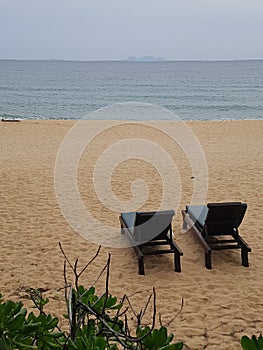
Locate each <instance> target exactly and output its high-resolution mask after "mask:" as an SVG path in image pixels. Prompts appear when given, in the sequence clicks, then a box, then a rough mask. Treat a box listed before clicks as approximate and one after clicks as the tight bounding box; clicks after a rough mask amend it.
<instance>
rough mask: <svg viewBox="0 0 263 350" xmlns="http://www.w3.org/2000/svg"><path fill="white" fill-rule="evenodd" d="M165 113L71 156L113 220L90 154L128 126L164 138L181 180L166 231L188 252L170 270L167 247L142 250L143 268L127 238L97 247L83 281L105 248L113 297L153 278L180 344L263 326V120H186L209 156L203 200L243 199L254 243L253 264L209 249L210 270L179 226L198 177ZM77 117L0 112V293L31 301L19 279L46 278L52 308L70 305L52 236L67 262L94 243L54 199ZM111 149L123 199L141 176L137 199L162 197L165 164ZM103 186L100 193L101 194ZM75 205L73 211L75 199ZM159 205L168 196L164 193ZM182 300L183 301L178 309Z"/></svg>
mask: <svg viewBox="0 0 263 350" xmlns="http://www.w3.org/2000/svg"><path fill="white" fill-rule="evenodd" d="M85 123H87V125H88V128H89V130H92V128H95V129H96V127H98V126H99V127H103V128H104V129H107V126H108V125H109V122H105V121H87V122H85ZM173 123H175V122H171V121H167V122H166V121H164V122H161V123H159V124H158V123H157V124H156V130H154V128H148V129H147V122H146V123H144V126H143V127H142V126H139V127H138V126H135V125H134V124H133V126H132V127H131V124H130V123H127V124H126V125H125V124H124V125H121V126H119V127H117V128H116V127H114V128H113V129H110V130H106V131H105V132H104V133H103V134H102V135H98V136H97V138H96V139H95V140H93V142H92V143H91V144H90V145H89V147H88V148H87V149H86V150H85V152H84V153H85V154H84V155H83V157H82V158H81V160H80V162H79V167H80V169H79V171H78V185H79V191H80V194H81V198H82V200H83V203H84V205H85V206H86V207H87V208H88V210H89V212H90V213H91V214H92V215H93V216H94V217H95V218H96V219H97V220H99V221H100V220H101V221H102V223H103V224H105V225H111V226H112V227H115V228H119V222H118V214H119V213H118V212H117V210H110V208H105V206H104V205H103V204H102V203H101V201H100V200H99V199H98V196H97V194H96V191H95V190H94V186H93V185H94V184H93V172H92V169H93V168H94V166H95V165H96V161H97V159H98V158H99V157H100V156H101V155H102V153H103V151H104V150H105V149H107V148H108V147H109V146H111V145H112V144H114V143H115V142H117V141H119V140H121V139H122V138H124V139H129V138H134V137H135V136H134V135H136V137H138V138H139V139H142V138H144V135H146V138H147V139H149V140H152V141H153V142H155V143H157V144H159V145H160V147H162V148H163V149H165V152H166V154H169V155H170V156H171V158H172V159H173V160H174V162H175V163H176V165H177V168H178V174H179V177H180V181H181V194H180V198H179V199H178V198H176V199H175V207H176V208H175V209H176V211H177V213H176V216H175V218H174V221H173V231H174V237H175V240H176V242H177V244H178V245H179V247H180V248H181V249H182V250H183V252H184V256H183V257H182V260H181V261H182V272H181V273H176V272H174V271H173V258H172V256H170V255H168V254H167V255H163V256H148V257H146V258H145V272H146V275H145V276H140V275H139V274H138V266H137V259H136V256H135V253H134V251H133V249H132V248H122V249H119V248H116V247H113V248H111V247H102V248H101V251H100V254H99V256H98V258H97V259H96V260H95V261H94V263H93V264H92V265H91V266H90V267H89V268H88V270H87V271H86V272H85V273H84V274H83V275H82V278H81V283H82V284H83V285H85V286H86V287H89V286H90V285H91V284H92V283H93V282H94V281H95V280H96V278H97V276H98V275H99V273H100V271H101V270H102V268H103V266H104V264H105V263H106V260H107V258H108V254H109V253H111V271H110V292H111V294H113V295H116V296H118V297H119V298H121V297H122V296H123V294H124V293H126V294H127V295H128V296H129V297H130V300H131V302H132V303H133V306H134V309H135V310H136V311H137V312H139V310H140V309H141V308H143V307H144V305H145V303H146V301H147V298H148V295H149V294H150V293H151V292H152V288H153V286H154V287H155V289H156V293H157V307H158V313H160V314H161V319H162V323H163V325H168V329H169V331H170V332H171V333H173V334H174V335H175V340H182V341H184V343H185V349H198V350H200V349H208V350H213V349H217V350H225V349H231V350H235V349H241V345H240V339H241V337H242V335H244V334H246V335H248V336H250V335H252V334H256V335H259V334H260V332H262V329H263V319H262V316H261V315H262V311H263V295H262V287H263V269H262V266H263V236H262V232H261V231H262V227H263V217H262V203H261V201H262V198H263V191H262V175H263V172H262V170H263V152H262V149H263V121H222V122H187V125H188V127H189V128H190V129H191V130H192V131H193V133H194V135H195V136H196V137H197V139H198V140H199V142H200V145H201V147H202V149H203V151H204V154H205V158H206V162H207V166H208V190H207V195H206V198H205V202H206V203H207V202H225V201H242V202H246V203H247V204H248V210H247V212H246V215H245V217H244V220H243V222H242V224H241V227H240V234H241V236H242V237H243V238H244V239H245V240H246V241H247V243H248V244H249V245H250V246H251V248H252V253H250V254H249V263H250V267H249V268H245V267H243V266H242V265H241V260H240V252H239V251H237V250H229V251H221V252H213V254H212V264H213V269H212V270H207V269H206V268H205V267H204V257H203V250H202V248H201V245H200V244H199V243H198V241H197V240H196V238H195V237H194V235H193V234H191V233H183V232H182V231H181V226H182V215H181V210H182V209H184V208H185V205H186V204H189V203H190V202H191V200H192V193H193V186H194V185H193V183H194V182H193V181H194V179H193V178H192V176H193V171H192V170H193V169H192V168H191V164H190V165H189V160H187V157H186V155H185V154H184V153H183V152H182V150H181V149H180V148H179V147H177V146H176V145H175V144H174V142H173V141H172V140H171V139H170V138H169V137H167V135H165V134H163V133H160V130H162V127H163V126H164V127H167V126H168V128H172V127H173V125H174V124H173ZM74 124H75V122H74V121H59V120H57V121H37V120H35V121H21V122H19V123H8V122H6V123H3V122H1V123H0V147H1V148H0V149H1V155H0V166H1V181H0V198H1V206H0V218H1V219H0V232H1V254H0V291H1V293H2V294H3V295H4V297H5V299H8V298H11V299H13V300H22V301H23V302H24V303H25V304H26V305H27V306H29V305H31V304H30V302H29V301H28V300H27V299H25V298H24V296H25V291H24V290H25V289H26V288H29V287H32V288H43V289H44V290H45V293H44V297H49V298H50V302H49V304H48V305H47V311H48V312H51V313H52V314H56V315H60V316H61V315H62V314H64V313H65V312H66V309H65V303H64V291H63V286H64V278H63V261H64V258H63V256H62V253H61V251H60V249H59V244H58V243H59V242H61V244H62V246H63V249H64V251H65V253H66V254H67V256H68V258H69V259H70V261H71V262H74V260H75V259H77V258H78V259H79V268H80V269H81V267H83V266H84V265H85V264H86V263H87V262H88V261H89V260H90V259H91V258H92V257H93V256H94V254H95V253H96V251H97V249H98V244H96V243H92V242H90V241H89V240H88V239H85V238H84V237H82V236H81V235H79V234H78V233H77V232H75V231H74V230H73V229H72V227H71V226H70V225H69V223H68V222H67V221H66V219H65V218H64V216H63V214H62V212H61V210H60V208H59V205H58V203H57V199H56V193H55V187H54V172H55V170H54V169H55V162H56V157H57V154H58V150H59V147H60V145H61V143H62V141H63V139H64V137H65V136H66V135H67V133H68V131H69V130H70V129H71V127H72V126H73V125H74ZM117 124H118V123H117ZM117 124H116V125H117ZM134 133H135V134H134ZM69 152H70V151H69ZM111 161H112V163H114V162H115V163H116V162H117V164H116V165H117V166H116V168H115V169H114V171H113V173H112V180H111V187H112V191H113V192H114V193H115V195H116V196H117V198H119V200H130V199H131V197H132V196H131V189H130V186H131V183H132V181H134V180H136V178H137V179H138V178H142V179H143V180H144V181H145V183H147V185H148V195H147V199H146V201H145V203H144V204H143V206H142V208H143V209H144V210H157V209H158V208H159V204H160V201H162V200H163V201H164V203H165V200H166V198H162V193H163V189H162V186H163V182H162V176H160V175H159V174H158V171H156V169H155V168H154V166H153V165H152V164H149V163H147V162H145V161H144V160H143V159H137V160H136V159H130V160H126V161H121V162H120V164H118V159H117V158H116V159H114V158H113V159H111ZM202 170H204V169H201V170H200V171H202ZM166 171H167V172H168V177H169V176H172V174H171V173H169V172H170V171H172V169H171V168H170V167H169V166H168V167H167V170H166ZM200 174H201V173H200ZM103 175H104V174H103V172H101V176H102V177H103ZM166 175H167V174H166ZM66 176H67V174H66V173H65V177H66ZM105 176H106V174H105ZM196 176H199V175H198V173H197V175H196V174H195V177H196ZM67 190H68V188H67V189H65V191H67ZM198 190H200V191H201V189H198V188H197V191H198ZM142 191H143V190H142ZM168 192H169V191H168ZM172 192H173V191H172V189H171V193H172ZM171 195H172V194H171ZM106 197H107V193H106V196H105V200H106V199H107V198H106ZM142 197H143V193H142ZM168 197H169V194H168V195H167V201H169V204H170V202H171V198H168ZM168 199H169V200H168ZM200 204H203V203H200ZM72 207H73V208H72V213H73V215H74V203H72ZM167 209H173V208H170V205H169V208H167ZM77 215H78V213H76V216H77ZM96 229H97V228H94V232H96ZM69 280H70V277H69ZM103 287H104V279H103V278H102V279H101V280H99V282H98V283H97V284H96V288H97V289H98V291H102V290H103ZM60 288H62V289H60ZM59 289H60V290H59ZM182 300H183V307H182V310H181V312H179V311H180V308H181V305H182ZM178 313H179V315H178V316H177V317H176V318H175V319H174V320H173V317H174V316H175V315H176V314H178ZM149 318H150V315H149ZM131 324H132V321H131Z"/></svg>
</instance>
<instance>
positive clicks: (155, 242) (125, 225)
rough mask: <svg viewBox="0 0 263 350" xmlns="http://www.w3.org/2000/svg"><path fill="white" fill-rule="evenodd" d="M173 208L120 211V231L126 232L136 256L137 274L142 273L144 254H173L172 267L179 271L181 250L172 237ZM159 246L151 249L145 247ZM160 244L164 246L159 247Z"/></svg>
mask: <svg viewBox="0 0 263 350" xmlns="http://www.w3.org/2000/svg"><path fill="white" fill-rule="evenodd" d="M174 214H175V212H174V211H173V210H166V211H158V212H131V213H121V215H120V217H119V218H120V223H121V233H122V234H124V233H126V234H127V236H128V237H129V239H130V241H131V243H132V245H133V248H134V250H135V252H136V254H137V257H138V265H139V274H140V275H144V274H145V272H144V256H145V255H153V254H168V253H173V254H174V269H175V271H176V272H181V263H180V257H181V256H182V255H183V253H182V251H181V250H180V249H179V247H178V246H177V245H176V244H175V242H174V241H173V237H172V220H173V216H174ZM155 246H159V247H158V248H157V249H154V250H151V249H147V247H155ZM161 246H166V247H165V249H161Z"/></svg>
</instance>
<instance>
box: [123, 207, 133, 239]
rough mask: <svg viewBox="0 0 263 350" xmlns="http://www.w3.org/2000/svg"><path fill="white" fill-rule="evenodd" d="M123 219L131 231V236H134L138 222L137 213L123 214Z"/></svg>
mask: <svg viewBox="0 0 263 350" xmlns="http://www.w3.org/2000/svg"><path fill="white" fill-rule="evenodd" d="M121 218H122V220H123V221H124V223H125V225H126V226H127V228H128V229H129V231H130V233H131V234H134V226H135V220H136V212H131V213H121Z"/></svg>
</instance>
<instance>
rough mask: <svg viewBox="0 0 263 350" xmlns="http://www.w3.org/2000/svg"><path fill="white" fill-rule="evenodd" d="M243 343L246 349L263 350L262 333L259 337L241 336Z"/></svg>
mask: <svg viewBox="0 0 263 350" xmlns="http://www.w3.org/2000/svg"><path fill="white" fill-rule="evenodd" d="M241 345H242V348H243V349H244V350H263V337H262V335H261V334H260V336H259V337H258V338H257V337H256V336H255V335H252V337H251V339H250V338H249V337H247V336H246V335H244V336H243V337H242V338H241Z"/></svg>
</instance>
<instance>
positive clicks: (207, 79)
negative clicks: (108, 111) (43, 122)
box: [0, 60, 263, 120]
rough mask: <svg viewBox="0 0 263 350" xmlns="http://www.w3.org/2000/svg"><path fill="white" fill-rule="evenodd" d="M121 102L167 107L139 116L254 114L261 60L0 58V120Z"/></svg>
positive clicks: (262, 100) (262, 110)
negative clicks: (155, 112) (167, 111)
mask: <svg viewBox="0 0 263 350" xmlns="http://www.w3.org/2000/svg"><path fill="white" fill-rule="evenodd" d="M126 102H133V103H134V106H135V107H136V103H142V104H153V105H155V106H159V107H160V108H163V109H167V110H169V111H171V113H170V114H169V113H165V114H164V116H162V115H160V116H158V115H153V116H151V115H149V113H145V114H144V113H140V115H138V119H141V120H146V119H162V118H164V119H173V115H174V114H176V115H177V116H179V117H180V118H181V119H184V120H225V119H262V118H263V60H241V61H160V62H128V61H96V62H95V61H94V62H92V61H63V60H46V61H25V60H0V118H4V119H13V118H19V119H82V118H88V119H100V116H99V114H96V113H95V114H93V113H92V112H94V111H96V110H98V109H100V108H104V107H107V106H110V105H114V104H116V103H117V104H119V103H126ZM129 106H133V104H129ZM101 118H103V119H107V118H109V119H111V118H113V119H123V118H122V115H121V114H119V115H115V116H112V115H109V116H107V115H106V116H105V115H103V116H102V117H101ZM124 118H125V119H129V114H125V116H124ZM131 119H134V113H131Z"/></svg>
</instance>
